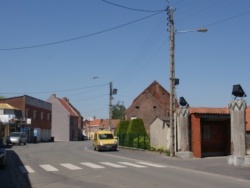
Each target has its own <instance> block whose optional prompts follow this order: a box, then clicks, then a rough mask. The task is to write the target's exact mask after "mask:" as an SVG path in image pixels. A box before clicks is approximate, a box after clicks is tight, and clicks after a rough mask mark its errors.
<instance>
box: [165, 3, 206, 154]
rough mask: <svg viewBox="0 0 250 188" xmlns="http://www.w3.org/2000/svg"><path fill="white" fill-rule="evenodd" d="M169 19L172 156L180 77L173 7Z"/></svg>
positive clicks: (203, 29) (203, 30) (200, 30)
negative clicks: (175, 51) (176, 67)
mask: <svg viewBox="0 0 250 188" xmlns="http://www.w3.org/2000/svg"><path fill="white" fill-rule="evenodd" d="M168 19H169V32H170V102H169V105H170V108H169V110H170V112H169V121H170V156H172V157H173V156H174V155H175V154H174V148H175V143H174V140H175V138H174V119H175V118H174V115H175V111H176V104H175V101H176V100H175V86H176V85H178V84H179V79H176V78H175V62H174V50H175V30H174V16H173V8H172V7H170V8H169V9H168ZM178 32H180V33H185V32H207V29H206V28H200V29H197V30H186V31H178Z"/></svg>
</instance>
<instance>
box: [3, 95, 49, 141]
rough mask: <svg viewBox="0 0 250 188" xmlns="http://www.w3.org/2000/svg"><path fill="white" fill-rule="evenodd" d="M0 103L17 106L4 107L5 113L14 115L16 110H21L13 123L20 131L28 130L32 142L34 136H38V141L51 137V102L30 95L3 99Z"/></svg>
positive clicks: (47, 139) (29, 139)
mask: <svg viewBox="0 0 250 188" xmlns="http://www.w3.org/2000/svg"><path fill="white" fill-rule="evenodd" d="M0 103H1V104H2V105H3V104H8V105H11V106H13V107H15V108H16V109H4V113H5V114H6V112H7V113H9V114H10V115H11V114H12V115H13V113H15V111H16V112H17V110H20V111H19V112H18V113H17V114H15V118H14V119H13V120H14V122H13V121H12V122H11V123H12V124H13V123H14V124H15V125H16V126H17V129H18V131H26V132H27V135H28V141H30V142H31V141H32V139H33V136H36V139H37V141H49V140H50V139H51V113H52V112H51V109H52V105H51V103H49V102H46V101H43V100H40V99H36V98H34V97H31V96H28V95H24V96H18V97H12V98H5V99H1V100H0ZM10 131H12V130H10ZM13 131H14V130H13ZM15 131H16V130H15Z"/></svg>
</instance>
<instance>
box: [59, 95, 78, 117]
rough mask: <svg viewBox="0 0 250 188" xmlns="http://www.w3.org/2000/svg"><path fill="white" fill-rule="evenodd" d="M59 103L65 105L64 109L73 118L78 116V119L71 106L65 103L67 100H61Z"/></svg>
mask: <svg viewBox="0 0 250 188" xmlns="http://www.w3.org/2000/svg"><path fill="white" fill-rule="evenodd" d="M57 99H58V100H59V102H60V103H61V104H62V105H63V107H64V108H65V109H66V110H67V111H68V112H69V114H70V115H71V116H77V117H78V114H77V113H76V112H75V111H74V110H73V109H72V108H71V106H70V105H69V103H68V102H66V101H65V99H59V98H57Z"/></svg>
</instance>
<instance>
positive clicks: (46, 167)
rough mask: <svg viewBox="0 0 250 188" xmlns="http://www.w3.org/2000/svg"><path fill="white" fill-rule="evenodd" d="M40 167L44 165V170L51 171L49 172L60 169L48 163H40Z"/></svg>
mask: <svg viewBox="0 0 250 188" xmlns="http://www.w3.org/2000/svg"><path fill="white" fill-rule="evenodd" d="M39 166H40V167H42V168H43V169H44V170H46V171H49V172H55V171H59V170H58V169H57V168H55V167H53V166H51V165H49V164H46V165H39Z"/></svg>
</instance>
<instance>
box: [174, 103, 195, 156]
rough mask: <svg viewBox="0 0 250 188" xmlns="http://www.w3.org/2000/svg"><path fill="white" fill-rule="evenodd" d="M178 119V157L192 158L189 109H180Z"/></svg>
mask: <svg viewBox="0 0 250 188" xmlns="http://www.w3.org/2000/svg"><path fill="white" fill-rule="evenodd" d="M176 119H177V121H176V126H177V135H176V137H177V139H176V142H177V143H176V147H177V151H176V155H177V156H178V157H181V158H191V157H193V153H192V152H191V151H190V138H189V135H190V134H189V107H188V106H185V107H180V108H178V109H177V117H176Z"/></svg>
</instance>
